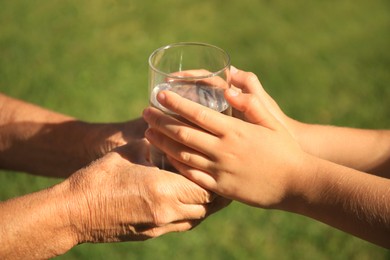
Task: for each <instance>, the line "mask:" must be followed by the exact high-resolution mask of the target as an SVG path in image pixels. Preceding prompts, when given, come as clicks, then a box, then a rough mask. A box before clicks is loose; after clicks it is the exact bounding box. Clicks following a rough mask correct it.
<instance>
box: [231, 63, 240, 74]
mask: <svg viewBox="0 0 390 260" xmlns="http://www.w3.org/2000/svg"><path fill="white" fill-rule="evenodd" d="M237 72H238V69H237V68H236V67H234V66H233V65H230V73H231V74H237Z"/></svg>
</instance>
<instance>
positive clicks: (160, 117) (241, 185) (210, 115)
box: [144, 73, 306, 208]
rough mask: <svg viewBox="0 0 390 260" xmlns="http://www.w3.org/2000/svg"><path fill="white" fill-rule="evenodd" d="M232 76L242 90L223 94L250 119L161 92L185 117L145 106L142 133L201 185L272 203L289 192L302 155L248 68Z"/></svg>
mask: <svg viewBox="0 0 390 260" xmlns="http://www.w3.org/2000/svg"><path fill="white" fill-rule="evenodd" d="M237 76H240V75H237V74H233V75H232V82H233V84H234V85H235V86H236V87H238V88H240V89H241V91H237V90H234V89H229V90H226V91H225V98H226V100H227V101H228V102H229V103H230V104H231V106H232V107H233V108H234V109H236V110H237V111H239V112H240V113H241V114H242V117H243V118H244V119H245V120H247V121H249V122H250V123H247V122H245V121H242V120H240V119H238V118H233V117H229V116H225V115H223V114H220V113H218V112H216V111H214V110H211V109H209V108H206V107H204V106H201V105H199V104H197V103H194V102H191V101H189V100H187V99H185V98H182V97H180V96H179V95H177V94H175V93H172V92H169V91H163V92H160V93H159V94H158V97H157V98H158V101H159V102H160V103H161V104H162V105H163V106H164V107H166V108H167V109H169V110H171V111H172V112H173V113H176V114H178V115H180V116H181V117H183V118H184V119H185V120H183V121H182V120H178V119H177V118H175V117H172V116H168V115H166V114H164V113H163V112H161V111H159V110H157V109H154V108H147V109H146V110H145V111H144V119H145V120H146V121H147V122H148V123H149V125H150V128H149V129H148V130H147V131H146V133H145V135H146V138H147V139H148V140H149V141H150V142H151V143H152V144H153V145H155V146H156V147H157V148H159V149H161V150H163V151H164V152H166V154H167V155H168V158H169V160H170V162H171V163H172V165H173V166H174V167H175V168H176V169H177V170H179V171H180V172H181V173H182V174H183V175H185V176H186V177H188V178H189V179H191V180H193V181H194V182H196V183H198V184H199V185H201V186H203V187H204V188H206V189H209V190H212V191H214V192H216V193H218V194H220V195H222V196H224V197H227V198H230V199H234V200H238V201H241V202H244V203H247V204H250V205H254V206H257V207H263V208H275V207H278V206H279V204H280V203H282V202H283V200H284V198H286V197H287V196H288V195H289V194H291V193H294V186H295V180H296V179H298V178H296V176H297V175H298V174H299V169H300V167H301V165H302V164H303V159H304V158H305V157H306V155H305V153H304V152H303V151H302V150H301V149H300V147H299V145H298V143H297V142H296V141H295V140H294V138H293V137H292V136H291V135H290V133H289V131H287V130H286V128H285V127H284V126H283V124H282V123H280V121H279V120H278V119H277V118H276V117H274V116H273V115H272V114H271V113H270V112H269V111H268V109H267V108H266V107H265V105H264V103H263V102H262V101H261V99H260V98H259V96H260V93H259V88H258V86H259V85H260V82H259V81H258V80H257V77H256V76H255V75H254V74H251V73H248V74H247V75H245V76H247V77H246V80H245V81H244V82H243V81H242V80H240V79H239V78H238V77H237ZM241 76H242V75H241Z"/></svg>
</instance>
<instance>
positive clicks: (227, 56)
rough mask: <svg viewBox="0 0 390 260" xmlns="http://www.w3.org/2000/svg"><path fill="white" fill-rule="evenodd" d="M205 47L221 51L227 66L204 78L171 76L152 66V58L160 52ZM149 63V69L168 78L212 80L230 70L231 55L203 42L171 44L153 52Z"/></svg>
mask: <svg viewBox="0 0 390 260" xmlns="http://www.w3.org/2000/svg"><path fill="white" fill-rule="evenodd" d="M191 45H192V46H205V47H209V48H213V49H216V50H218V51H220V52H221V53H223V54H224V55H225V56H226V58H227V59H226V65H225V66H223V67H222V68H221V69H219V70H217V71H214V72H211V73H209V74H205V75H202V76H180V75H178V76H177V75H171V74H170V73H167V72H164V71H161V70H159V69H157V68H156V67H155V66H154V65H153V64H152V58H153V57H154V56H155V55H156V54H157V53H158V52H160V51H162V50H167V49H171V48H174V47H178V46H191ZM148 62H149V67H150V68H151V69H152V70H153V71H155V72H157V73H160V74H162V75H164V76H167V77H169V78H173V79H189V80H191V79H205V78H210V77H215V76H217V75H218V74H220V73H221V72H222V71H224V70H226V69H229V67H230V55H229V53H227V52H226V51H225V50H224V49H222V48H220V47H218V46H215V45H212V44H208V43H203V42H177V43H171V44H168V45H165V46H162V47H160V48H158V49H156V50H154V51H153V52H152V54H150V56H149V59H148Z"/></svg>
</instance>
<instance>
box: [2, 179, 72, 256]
mask: <svg viewBox="0 0 390 260" xmlns="http://www.w3.org/2000/svg"><path fill="white" fill-rule="evenodd" d="M66 185H67V184H66V182H64V183H61V184H59V185H56V186H54V187H52V188H49V189H46V190H42V191H39V192H36V193H32V194H29V195H26V196H22V197H18V198H15V199H11V200H8V201H5V202H1V203H0V258H1V259H48V258H51V257H54V256H57V255H60V254H63V253H65V252H66V251H68V250H69V249H70V248H72V247H73V246H75V245H76V244H77V236H76V235H75V233H74V231H73V230H72V226H71V225H70V220H69V216H68V205H69V198H68V199H67V196H69V195H68V193H67V192H66V191H65V189H64V188H66Z"/></svg>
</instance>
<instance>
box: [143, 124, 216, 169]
mask: <svg viewBox="0 0 390 260" xmlns="http://www.w3.org/2000/svg"><path fill="white" fill-rule="evenodd" d="M145 137H146V138H147V139H148V141H149V142H150V143H151V144H153V145H154V146H155V147H157V148H158V149H160V150H162V151H164V152H165V153H166V154H167V155H169V156H170V157H172V158H174V159H175V160H178V161H181V162H183V163H185V164H187V165H189V166H191V167H195V168H199V169H207V168H209V167H210V165H211V164H213V163H212V161H211V160H210V159H209V158H208V157H207V156H206V155H204V154H202V153H199V152H197V151H195V150H193V149H191V148H189V147H188V146H185V145H183V144H181V143H179V142H177V141H175V140H173V139H171V138H169V137H167V136H165V135H163V134H162V133H160V132H159V131H156V130H153V129H148V130H147V131H146V132H145Z"/></svg>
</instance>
